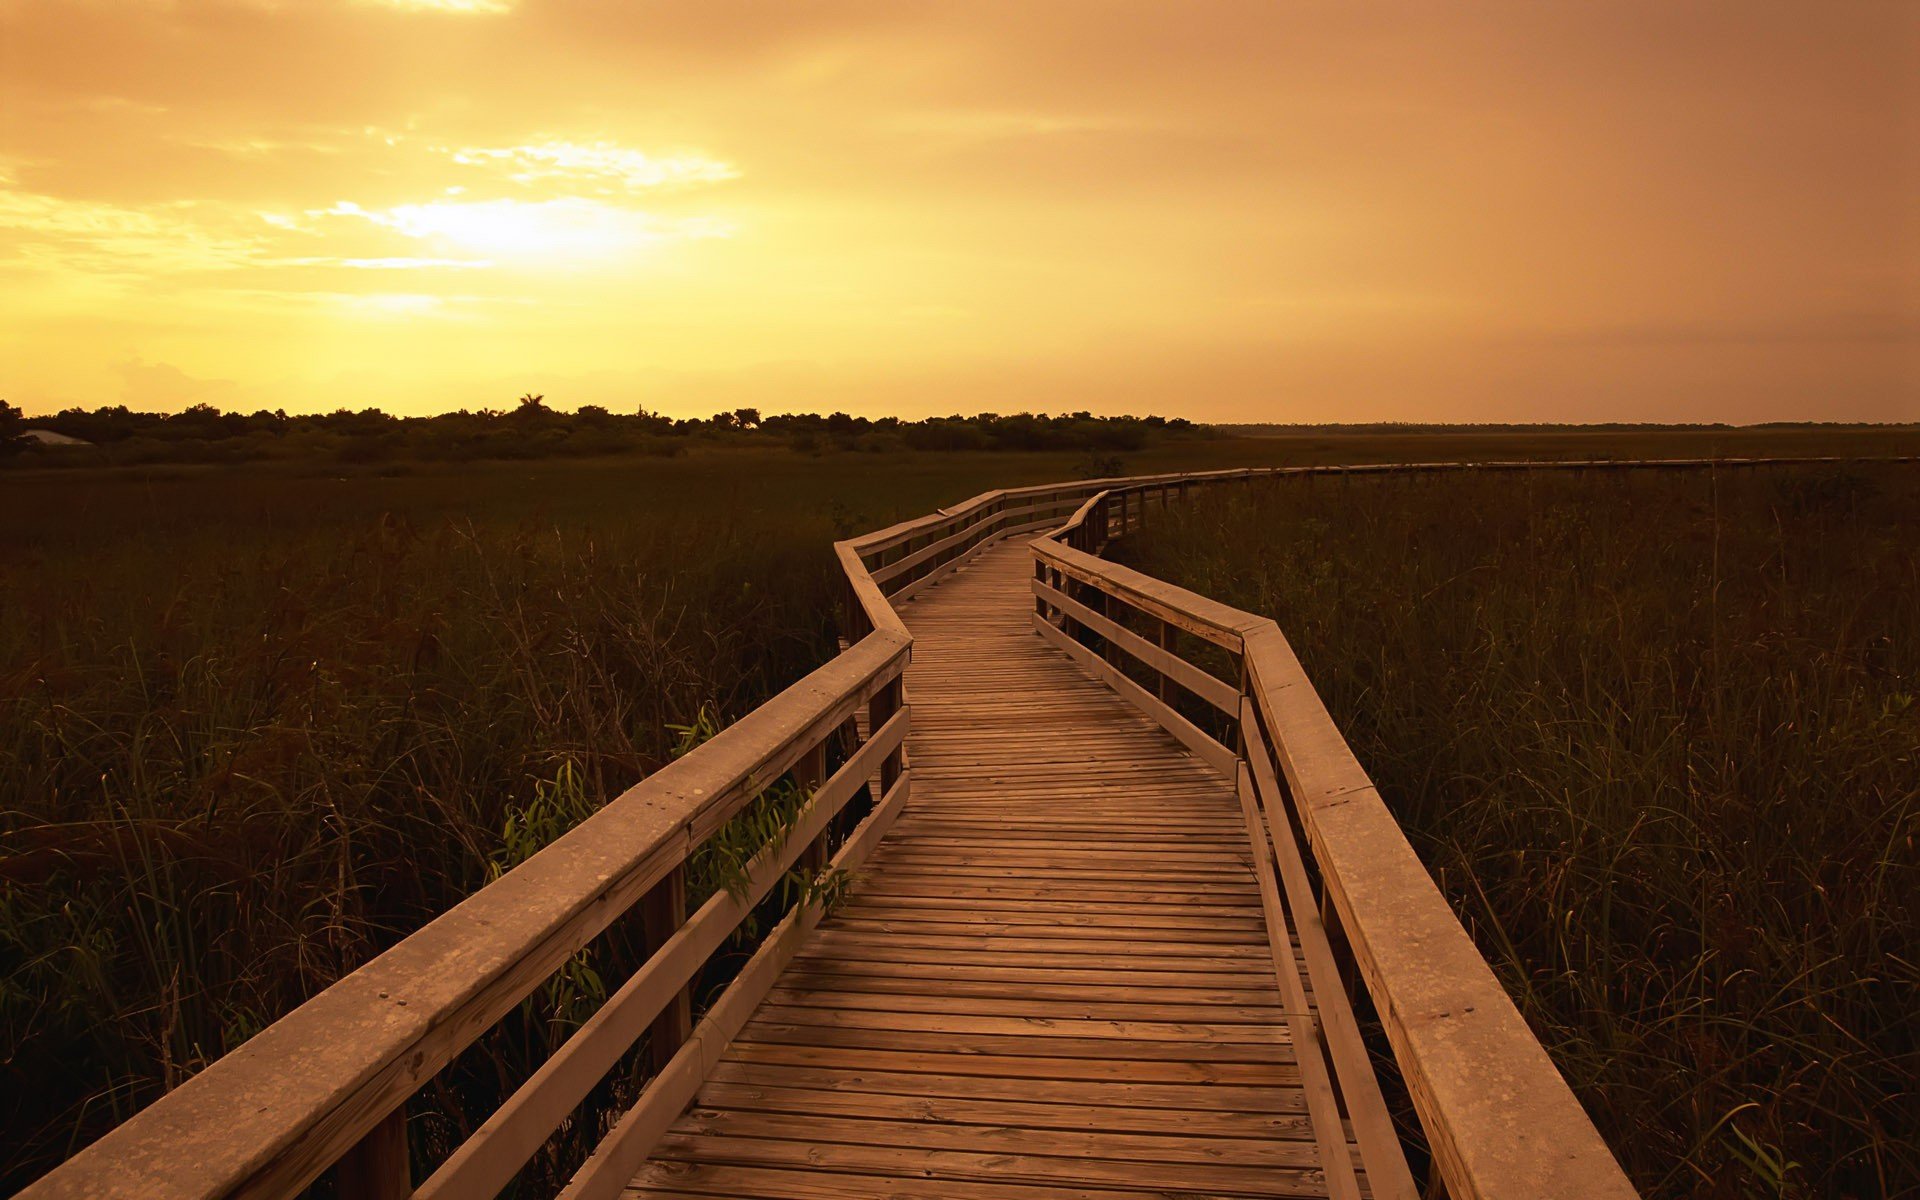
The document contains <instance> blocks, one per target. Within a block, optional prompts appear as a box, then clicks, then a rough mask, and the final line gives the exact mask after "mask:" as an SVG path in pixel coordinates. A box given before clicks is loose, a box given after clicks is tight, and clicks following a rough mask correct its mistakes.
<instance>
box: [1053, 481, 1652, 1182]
mask: <svg viewBox="0 0 1920 1200" xmlns="http://www.w3.org/2000/svg"><path fill="white" fill-rule="evenodd" d="M1116 490H1118V489H1116ZM1108 495H1109V493H1108V492H1106V491H1103V492H1101V493H1099V494H1098V495H1096V496H1093V497H1089V498H1088V500H1087V502H1086V503H1085V504H1083V505H1082V506H1081V508H1080V510H1079V511H1077V512H1076V513H1075V514H1074V515H1073V517H1072V518H1070V519H1069V520H1068V521H1067V522H1066V523H1064V524H1062V525H1061V526H1059V527H1058V528H1056V529H1053V530H1050V531H1048V532H1046V533H1043V534H1041V535H1039V536H1037V537H1035V538H1033V539H1031V541H1030V542H1029V543H1028V544H1029V547H1030V549H1031V551H1032V553H1033V554H1034V555H1035V556H1036V557H1037V558H1038V559H1040V560H1042V561H1046V562H1048V563H1051V564H1052V565H1053V566H1055V567H1056V568H1057V569H1060V570H1063V571H1065V572H1066V573H1068V574H1070V575H1073V576H1075V577H1076V578H1079V579H1081V580H1082V581H1083V582H1087V583H1091V584H1093V585H1094V586H1097V587H1100V588H1102V589H1103V590H1108V591H1110V592H1112V593H1115V594H1118V595H1120V596H1121V597H1122V598H1131V599H1136V600H1142V601H1145V602H1146V603H1145V604H1144V605H1143V606H1142V607H1144V608H1146V609H1147V610H1148V611H1150V612H1152V611H1154V610H1161V613H1158V614H1156V615H1163V619H1164V614H1165V613H1167V612H1171V613H1177V614H1179V615H1180V616H1181V617H1184V618H1186V619H1187V621H1189V622H1192V623H1194V624H1199V625H1205V626H1207V627H1209V628H1211V629H1212V630H1214V631H1217V632H1218V633H1219V634H1220V635H1222V636H1221V637H1219V638H1214V639H1210V640H1215V641H1216V642H1218V644H1221V645H1223V646H1226V647H1227V648H1228V649H1229V650H1238V651H1239V652H1240V653H1241V654H1242V656H1243V659H1242V661H1243V662H1244V663H1245V679H1246V683H1245V685H1244V689H1243V690H1244V691H1245V693H1246V694H1247V695H1248V696H1249V697H1250V700H1251V703H1252V704H1254V705H1255V706H1256V707H1257V708H1258V709H1259V711H1260V713H1261V714H1262V716H1263V718H1264V719H1265V721H1266V725H1267V728H1268V729H1273V730H1284V731H1285V732H1284V734H1283V735H1280V736H1277V737H1275V738H1274V739H1273V746H1272V748H1273V750H1274V753H1275V755H1276V757H1277V758H1278V759H1279V762H1280V766H1281V769H1282V770H1283V772H1284V774H1285V778H1286V780H1287V784H1288V789H1289V792H1290V793H1291V795H1292V796H1293V797H1294V799H1295V803H1296V805H1297V809H1298V812H1299V816H1300V821H1301V824H1302V826H1303V828H1304V830H1305V833H1306V835H1307V838H1308V841H1309V842H1310V844H1311V846H1312V849H1313V856H1314V860H1315V862H1316V863H1317V864H1318V866H1319V869H1320V874H1321V877H1322V879H1323V880H1324V883H1325V886H1326V888H1327V893H1328V897H1329V899H1330V900H1331V901H1332V902H1333V904H1334V905H1335V907H1336V908H1337V909H1338V910H1339V912H1340V916H1341V919H1342V926H1343V928H1344V929H1345V930H1346V931H1347V934H1348V940H1349V943H1350V945H1351V946H1352V949H1353V952H1354V955H1355V958H1356V960H1357V962H1358V964H1359V966H1360V969H1361V973H1362V975H1363V977H1364V978H1365V979H1366V981H1367V985H1368V987H1367V990H1368V995H1369V996H1370V997H1371V998H1372V1000H1373V1002H1374V1004H1375V1006H1376V1008H1377V1010H1378V1011H1379V1013H1380V1015H1381V1018H1382V1021H1383V1023H1384V1024H1385V1026H1386V1027H1387V1030H1388V1034H1389V1038H1390V1040H1391V1041H1392V1042H1393V1043H1394V1048H1395V1050H1396V1052H1397V1055H1398V1056H1399V1057H1400V1058H1401V1060H1402V1067H1403V1070H1405V1071H1406V1072H1407V1075H1408V1081H1409V1085H1410V1086H1411V1088H1412V1090H1413V1091H1414V1093H1415V1099H1416V1102H1417V1107H1418V1108H1419V1110H1420V1114H1421V1117H1422V1123H1423V1125H1424V1126H1425V1127H1426V1128H1427V1131H1428V1134H1429V1137H1430V1140H1431V1142H1432V1149H1433V1151H1434V1153H1435V1156H1436V1158H1437V1159H1438V1160H1439V1162H1440V1164H1441V1167H1442V1170H1443V1173H1444V1175H1445V1177H1446V1179H1447V1181H1448V1183H1449V1185H1450V1188H1451V1189H1452V1194H1454V1195H1458V1196H1462V1197H1469V1196H1470V1197H1487V1198H1493V1197H1509V1196H1540V1197H1580V1198H1582V1200H1637V1197H1638V1193H1637V1192H1636V1191H1635V1190H1634V1188H1633V1185H1632V1183H1631V1182H1630V1181H1629V1180H1628V1179H1627V1177H1626V1174H1625V1173H1624V1172H1623V1171H1622V1170H1621V1169H1620V1166H1619V1163H1618V1161H1617V1160H1616V1159H1615V1157H1614V1155H1613V1151H1612V1150H1611V1149H1610V1148H1609V1147H1608V1146H1607V1144H1606V1142H1605V1140H1604V1139H1602V1138H1601V1137H1600V1134H1599V1131H1598V1130H1597V1129H1595V1128H1594V1126H1593V1122H1592V1120H1591V1119H1590V1118H1589V1117H1588V1116H1587V1114H1586V1112H1585V1110H1584V1109H1582V1108H1581V1107H1580V1104H1579V1102H1578V1100H1576V1099H1575V1098H1574V1095H1573V1092H1572V1090H1571V1089H1570V1088H1569V1087H1568V1086H1567V1083H1566V1080H1565V1079H1564V1077H1562V1076H1561V1074H1560V1072H1559V1069H1558V1068H1557V1067H1556V1066H1555V1065H1554V1063H1553V1061H1552V1059H1551V1058H1550V1057H1549V1056H1548V1055H1547V1052H1546V1050H1545V1049H1544V1047H1542V1046H1541V1044H1540V1042H1539V1039H1538V1038H1537V1037H1535V1036H1534V1034H1533V1032H1532V1030H1531V1029H1529V1028H1528V1026H1527V1024H1526V1021H1525V1020H1524V1018H1522V1017H1521V1015H1520V1012H1519V1009H1518V1008H1517V1007H1516V1006H1515V1005H1514V1003H1513V1000H1512V997H1511V996H1509V995H1508V993H1507V991H1506V989H1505V987H1504V986H1503V985H1502V984H1501V983H1500V981H1499V979H1498V978H1497V977H1496V976H1495V975H1494V973H1493V969H1492V968H1491V966H1489V965H1488V963H1487V960H1486V958H1485V956H1484V955H1482V954H1481V952H1480V950H1479V947H1477V946H1476V945H1475V944H1474V942H1473V939H1472V938H1471V937H1470V936H1469V935H1468V934H1467V932H1466V929H1465V928H1464V927H1463V926H1462V925H1461V924H1460V920H1459V918H1458V916H1456V915H1455V913H1454V911H1453V908H1452V906H1451V905H1450V904H1448V903H1447V900H1446V897H1445V896H1443V895H1442V894H1441V893H1440V889H1439V888H1438V886H1437V885H1436V884H1435V883H1434V881H1433V877H1432V876H1431V875H1430V874H1429V873H1428V872H1427V869H1426V867H1425V865H1424V864H1423V863H1421V861H1420V859H1419V857H1418V856H1417V855H1416V854H1415V853H1414V851H1413V847H1412V845H1411V844H1410V843H1409V842H1408V841H1407V838H1406V833H1405V831H1404V830H1403V829H1401V827H1400V824H1399V822H1398V820H1396V819H1395V817H1394V816H1393V814H1392V812H1391V811H1390V810H1389V809H1388V808H1387V806H1386V802H1385V800H1384V799H1383V798H1382V797H1381V795H1380V793H1379V791H1378V789H1376V788H1375V787H1374V784H1373V781H1372V779H1371V778H1370V777H1369V776H1368V775H1367V772H1366V769H1365V768H1364V767H1362V766H1361V765H1360V762H1359V760H1358V759H1357V758H1355V757H1354V754H1353V750H1352V748H1351V747H1350V746H1349V745H1348V744H1347V741H1346V739H1345V737H1344V736H1343V735H1342V734H1341V733H1340V730H1339V728H1338V727H1337V726H1336V725H1335V724H1334V722H1333V718H1332V716H1331V715H1330V714H1329V713H1328V712H1327V709H1326V706H1325V704H1324V703H1323V702H1322V701H1321V699H1320V696H1319V694H1318V693H1317V692H1316V691H1315V690H1314V688H1313V684H1312V683H1311V681H1310V680H1309V679H1308V678H1307V675H1306V671H1305V669H1304V668H1303V667H1302V666H1301V665H1300V660H1299V658H1298V657H1297V656H1296V655H1295V654H1294V652H1293V648H1292V646H1291V645H1290V644H1289V643H1288V641H1287V639H1286V636H1285V634H1283V633H1282V632H1281V630H1280V627H1279V625H1278V623H1277V622H1275V621H1274V620H1272V619H1271V618H1269V617H1263V616H1258V615H1256V614H1254V613H1249V612H1246V611H1244V610H1242V609H1238V608H1234V607H1232V606H1231V605H1227V604H1223V603H1221V602H1220V601H1217V600H1213V599H1210V598H1209V597H1206V596H1203V595H1201V594H1200V593H1198V592H1194V591H1192V590H1190V589H1187V588H1183V587H1180V586H1179V585H1177V584H1172V583H1168V582H1166V581H1164V580H1160V579H1157V578H1155V577H1153V576H1151V575H1147V574H1144V573H1142V572H1140V571H1136V570H1134V569H1132V568H1130V567H1126V566H1122V565H1120V564H1118V563H1114V562H1110V561H1108V560H1106V559H1103V558H1100V557H1098V556H1097V555H1093V554H1089V553H1087V552H1086V551H1084V550H1080V549H1077V548H1075V547H1073V546H1069V545H1066V544H1065V543H1063V542H1061V541H1059V540H1058V539H1059V538H1060V537H1062V536H1064V535H1065V534H1067V533H1069V532H1071V531H1072V530H1074V529H1076V528H1078V527H1080V526H1081V525H1083V524H1084V522H1085V521H1086V520H1087V518H1088V516H1089V515H1090V514H1091V513H1092V512H1093V511H1094V510H1095V509H1096V508H1097V507H1098V505H1099V503H1100V501H1101V500H1103V499H1105V498H1107V496H1108ZM1188 628H1190V629H1191V628H1193V626H1192V625H1189V626H1188ZM1195 632H1200V631H1199V630H1195ZM1202 636H1205V634H1202ZM1241 757H1243V758H1244V753H1242V755H1241ZM1516 1114H1522V1115H1524V1120H1516Z"/></svg>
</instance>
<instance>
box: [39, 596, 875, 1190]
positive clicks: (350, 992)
mask: <svg viewBox="0 0 1920 1200" xmlns="http://www.w3.org/2000/svg"><path fill="white" fill-rule="evenodd" d="M908 644H909V639H908V638H907V637H905V636H904V635H901V636H894V635H888V634H883V633H876V634H873V635H871V636H870V637H868V638H866V639H864V640H862V641H861V642H860V643H859V644H858V645H856V646H855V647H854V648H853V649H852V650H849V651H848V652H847V653H846V654H843V655H841V656H839V657H838V658H835V659H834V660H833V661H831V662H829V663H828V664H827V665H826V666H824V667H822V668H820V669H819V670H817V671H815V672H813V673H812V674H810V675H808V676H807V677H806V678H804V679H802V680H801V681H800V682H799V683H796V684H794V685H793V686H792V687H790V688H788V689H787V690H786V691H784V692H782V693H781V694H780V695H779V696H777V697H775V698H774V699H773V700H772V701H769V702H768V703H767V704H765V705H762V706H761V707H760V708H758V709H755V710H754V711H753V712H752V713H750V714H748V715H747V716H746V717H744V718H742V719H741V720H740V721H738V722H736V723H734V724H733V725H731V726H729V727H728V728H726V729H724V730H722V731H721V732H720V734H719V735H718V736H716V737H715V738H714V739H713V740H712V741H710V742H708V743H707V744H706V745H705V746H702V747H701V748H700V749H698V750H696V751H694V752H693V753H691V754H688V755H686V756H685V757H683V758H680V759H678V760H676V761H675V762H673V763H671V764H669V765H668V766H666V767H663V768H662V769H661V770H660V771H658V772H656V773H655V774H654V775H653V776H651V777H650V778H648V779H647V780H645V781H644V782H642V783H640V784H638V785H636V786H635V787H633V788H631V789H629V790H628V791H627V792H625V793H623V794H622V795H621V796H619V797H617V798H615V799H614V800H612V801H610V802H608V803H607V804H606V805H605V806H604V807H603V808H601V809H600V811H599V812H597V813H595V814H594V815H593V816H591V817H589V818H588V819H587V820H585V821H583V822H582V823H581V824H580V825H579V826H577V827H575V828H574V829H573V830H572V831H570V832H568V833H567V834H565V835H563V836H562V837H560V838H559V839H558V840H556V841H555V842H554V843H553V844H551V845H549V846H547V847H546V848H545V849H543V850H541V851H540V852H539V853H538V854H536V855H534V856H533V857H532V858H531V859H529V860H528V861H527V862H525V863H523V864H521V865H520V866H519V867H516V868H515V869H514V870H512V871H509V872H508V873H507V874H506V875H504V876H502V877H501V878H500V879H498V880H496V881H495V882H494V883H492V884H490V885H488V886H487V887H486V888H484V889H482V890H481V891H480V892H478V893H476V894H475V895H473V896H472V897H470V898H469V899H467V900H466V901H464V902H462V903H461V904H459V905H458V906H456V907H455V908H453V909H452V910H450V911H449V912H447V913H446V914H444V915H442V916H441V917H439V918H437V919H435V920H434V921H433V922H431V923H430V924H428V925H427V926H426V927H425V928H423V929H421V930H419V931H418V932H416V933H414V934H412V935H411V936H409V937H407V938H406V939H405V940H403V941H402V942H400V944H399V945H397V946H394V947H393V948H392V949H390V950H388V951H386V952H385V953H383V954H381V955H379V956H378V957H377V958H375V959H373V961H371V962H369V963H367V964H366V965H365V966H363V967H361V968H360V969H359V970H357V971H354V972H353V973H352V974H350V975H348V976H347V977H346V978H345V979H342V980H341V981H339V982H338V983H336V984H334V985H333V986H332V987H329V988H328V989H327V990H326V991H324V992H322V993H321V994H320V995H318V996H316V997H314V998H313V999H312V1000H309V1001H307V1002H306V1003H305V1004H303V1005H301V1006H300V1007H299V1008H297V1009H295V1010H294V1011H293V1012H292V1013H289V1014H288V1015H287V1016H285V1017H283V1018H281V1019H280V1020H279V1021H276V1022H274V1024H272V1025H270V1026H269V1027H268V1028H267V1029H265V1030H263V1031H262V1032H260V1033H259V1034H257V1035H255V1036H254V1037H253V1038H252V1039H250V1040H249V1041H248V1042H247V1043H246V1044H245V1045H243V1046H241V1047H240V1048H239V1049H237V1050H235V1051H234V1052H233V1053H231V1054H228V1055H226V1056H225V1057H224V1058H221V1059H220V1060H219V1061H217V1062H215V1063H214V1064H213V1065H212V1066H210V1067H208V1068H207V1069H206V1070H204V1071H202V1072H200V1073H199V1074H198V1075H196V1076H194V1077H193V1078H192V1079H189V1080H187V1081H186V1083H184V1084H182V1085H181V1086H180V1087H179V1088H177V1089H175V1090H174V1091H173V1092H172V1093H170V1094H168V1095H167V1096H164V1097H162V1098H161V1099H160V1100H158V1101H156V1102H155V1103H153V1104H152V1105H150V1106H149V1107H147V1108H146V1109H145V1110H144V1111H142V1112H140V1113H139V1114H137V1115H136V1116H134V1117H133V1118H132V1119H130V1120H128V1121H127V1122H125V1123H124V1124H122V1125H120V1126H119V1127H118V1128H116V1129H114V1130H113V1131H112V1132H110V1133H108V1134H107V1135H106V1136H105V1137H103V1138H101V1139H100V1140H99V1141H97V1142H95V1143H94V1144H93V1145H92V1146H90V1147H88V1148H87V1149H85V1150H83V1151H81V1152H80V1154H78V1155H77V1156H75V1157H74V1158H73V1159H71V1160H69V1161H68V1162H67V1163H66V1164H65V1165H64V1166H62V1167H60V1168H58V1169H57V1170H55V1171H54V1172H53V1173H52V1174H50V1175H48V1176H46V1177H44V1178H42V1179H41V1180H40V1181H39V1182H37V1183H35V1184H32V1185H30V1186H29V1187H28V1188H27V1190H26V1191H25V1192H24V1193H23V1195H25V1196H28V1197H31V1198H33V1200H54V1198H65V1197H75V1198H86V1200H95V1198H119V1197H124V1198H126V1200H174V1198H182V1197H193V1198H199V1197H206V1196H214V1195H219V1196H237V1197H252V1196H276V1197H277V1196H285V1195H291V1194H293V1193H295V1192H298V1191H299V1190H300V1189H302V1188H304V1187H305V1186H306V1185H307V1184H308V1183H310V1182H311V1181H312V1180H313V1179H314V1178H315V1177H317V1176H318V1175H319V1174H320V1173H321V1172H322V1171H323V1170H325V1169H326V1168H327V1167H329V1166H330V1165H332V1164H333V1163H334V1162H336V1161H338V1160H339V1159H340V1158H341V1157H342V1156H343V1155H344V1154H346V1152H347V1151H348V1150H349V1149H350V1148H351V1147H352V1146H353V1145H354V1144H355V1143H357V1142H359V1141H360V1139H361V1138H362V1137H364V1136H365V1135H366V1134H367V1133H368V1132H369V1131H370V1130H371V1129H373V1128H374V1126H375V1125H377V1124H379V1123H380V1122H381V1121H382V1120H384V1119H385V1118H386V1116H387V1114H388V1113H391V1112H393V1111H394V1110H395V1109H396V1108H398V1107H399V1106H400V1105H401V1104H402V1103H403V1102H404V1101H405V1100H406V1098H407V1097H408V1096H410V1095H411V1094H412V1093H413V1092H414V1091H416V1090H417V1089H418V1088H419V1087H420V1086H421V1085H422V1084H423V1083H425V1082H426V1081H427V1080H428V1079H430V1078H431V1077H432V1076H433V1075H434V1074H436V1073H437V1072H438V1071H439V1070H440V1069H441V1068H442V1067H444V1066H445V1065H446V1064H447V1063H448V1062H450V1061H452V1059H453V1057H454V1056H455V1055H456V1054H458V1053H459V1052H460V1051H461V1050H464V1049H465V1048H466V1047H467V1046H468V1045H470V1044H471V1043H472V1042H473V1040H474V1039H475V1038H477V1037H478V1036H479V1035H480V1034H481V1033H482V1032H484V1031H485V1030H487V1029H488V1028H490V1027H492V1026H493V1024H494V1023H495V1022H497V1021H498V1020H499V1019H500V1018H501V1017H502V1016H504V1015H506V1013H507V1012H509V1011H510V1010H511V1009H512V1008H513V1007H514V1006H515V1005H517V1004H518V1003H520V1001H521V1000H522V999H523V998H524V997H525V996H526V995H527V994H528V993H529V992H531V991H532V990H533V989H534V988H536V987H538V986H539V985H540V983H541V982H542V981H543V980H545V979H546V978H547V977H548V976H550V975H552V974H553V972H554V971H555V970H557V969H558V968H559V966H560V965H561V964H562V963H564V962H565V961H566V960H567V959H568V958H569V957H571V956H572V955H573V954H574V953H576V952H577V951H578V950H579V949H580V948H581V947H582V946H584V945H586V944H587V943H588V942H589V941H591V940H592V939H593V938H594V937H596V936H597V935H598V934H599V933H600V932H601V931H602V930H604V929H605V928H606V927H607V926H608V925H609V924H610V923H612V921H613V920H615V919H616V918H617V917H619V916H620V915H621V914H623V913H625V912H626V911H627V910H628V909H630V908H631V907H632V906H633V904H634V903H635V901H637V900H638V899H639V898H640V896H642V895H643V894H645V893H646V891H647V890H648V889H649V888H651V887H653V886H654V885H655V884H656V883H658V882H659V881H660V880H661V879H662V878H664V877H665V876H666V874H667V872H669V871H671V870H672V869H673V868H675V867H676V866H678V865H679V864H680V863H681V862H683V861H684V860H685V859H686V857H687V855H688V853H689V852H690V851H691V850H692V848H693V847H694V846H695V845H697V844H698V842H699V841H700V840H703V839H704V837H705V836H706V833H707V832H709V831H710V830H711V829H712V828H713V827H715V826H716V825H717V824H718V822H719V821H720V820H723V819H724V818H725V817H726V816H730V815H731V814H732V812H733V811H736V810H737V808H738V806H739V804H740V803H743V802H744V800H745V798H746V797H748V796H750V795H752V794H754V793H756V792H758V791H760V790H762V789H763V788H764V787H765V785H766V784H767V783H770V782H772V781H773V780H774V779H776V778H778V776H779V775H780V774H781V773H782V772H784V771H785V770H786V769H787V767H788V766H790V765H791V764H792V762H793V760H794V759H795V758H797V757H798V756H799V754H800V753H802V752H803V750H804V748H805V747H806V746H810V745H812V744H813V743H814V742H816V741H818V740H819V738H820V737H824V736H825V734H826V732H827V731H829V730H831V729H832V728H834V727H835V726H837V725H838V724H839V722H840V721H842V720H844V719H845V717H846V716H847V715H849V714H850V713H851V712H852V711H853V709H854V708H855V707H857V706H858V705H860V704H863V703H865V701H866V698H867V696H868V695H870V694H871V693H872V692H873V691H875V690H877V689H878V687H879V686H880V684H881V683H882V682H884V681H885V680H888V679H891V678H894V677H897V674H898V672H899V670H900V667H901V666H902V665H903V663H904V661H905V658H906V653H907V646H908Z"/></svg>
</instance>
